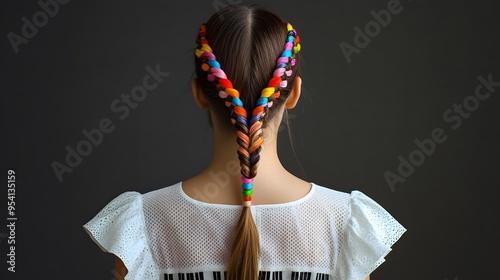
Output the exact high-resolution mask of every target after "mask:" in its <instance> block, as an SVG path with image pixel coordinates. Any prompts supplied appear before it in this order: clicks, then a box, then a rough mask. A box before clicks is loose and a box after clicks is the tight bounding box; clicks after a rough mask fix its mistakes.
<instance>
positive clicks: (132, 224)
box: [83, 182, 406, 280]
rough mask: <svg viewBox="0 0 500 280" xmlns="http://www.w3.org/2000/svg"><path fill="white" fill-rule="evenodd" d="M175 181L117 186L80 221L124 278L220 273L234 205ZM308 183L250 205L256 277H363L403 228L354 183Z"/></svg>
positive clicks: (345, 279) (215, 275)
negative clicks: (298, 193) (303, 190)
mask: <svg viewBox="0 0 500 280" xmlns="http://www.w3.org/2000/svg"><path fill="white" fill-rule="evenodd" d="M181 183H182V182H179V183H177V184H175V185H173V186H169V187H165V188H162V189H158V190H154V191H151V192H148V193H145V194H140V193H139V192H135V191H128V192H124V193H122V194H121V195H119V196H118V197H116V198H115V199H113V200H112V201H111V202H110V203H108V204H107V205H106V206H105V207H104V208H103V209H102V210H101V211H100V212H99V213H98V214H97V215H96V216H95V217H94V218H93V219H92V220H90V221H89V222H88V223H86V224H85V225H84V226H83V227H84V229H85V230H86V232H87V233H88V234H89V235H90V237H91V238H92V239H93V240H94V242H96V243H97V244H98V245H99V247H100V248H101V249H102V250H103V251H105V252H110V253H113V254H115V255H116V256H118V257H119V258H120V259H122V261H123V263H124V264H125V266H126V267H127V269H128V274H127V275H126V277H125V279H126V280H139V279H141V280H160V279H161V280H163V279H169V280H170V279H171V280H177V279H186V280H187V279H193V280H195V279H203V280H212V279H213V280H216V279H221V280H222V279H224V277H223V276H224V271H225V270H226V263H227V258H228V254H229V249H228V248H230V245H231V243H232V239H231V238H232V234H233V232H234V229H235V226H236V222H237V220H238V218H239V216H240V214H241V210H242V206H240V205H223V204H212V203H206V202H201V201H198V200H195V199H193V198H191V197H189V196H188V195H186V193H184V191H183V190H182V186H181ZM311 185H312V188H311V190H310V192H309V193H308V194H307V195H306V196H304V197H302V198H300V199H299V200H296V201H292V202H288V203H281V204H265V205H253V206H251V212H252V215H253V217H254V220H255V223H256V225H257V229H258V231H259V234H260V244H261V258H260V263H259V271H260V276H261V277H262V278H259V279H283V280H291V279H329V280H363V279H365V278H366V276H368V275H369V274H370V273H371V272H372V271H373V270H375V269H376V268H377V267H378V266H379V265H380V264H381V263H382V262H384V257H385V256H386V255H387V253H389V251H390V250H391V246H392V245H393V244H394V243H395V242H396V241H397V240H398V239H399V238H400V237H401V235H402V234H403V233H404V232H405V231H406V229H405V228H404V227H403V226H401V225H400V224H399V223H398V222H397V221H396V220H395V219H394V218H393V217H392V216H391V215H390V214H389V213H387V211H385V210H384V209H383V208H382V207H381V206H380V205H378V204H377V203H376V202H375V201H373V200H372V199H370V198H369V197H367V196H366V195H364V194H363V193H361V192H359V191H352V192H351V193H350V194H349V193H344V192H339V191H335V190H331V189H329V188H325V187H322V186H319V185H316V184H314V183H311Z"/></svg>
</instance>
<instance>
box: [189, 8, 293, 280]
mask: <svg viewBox="0 0 500 280" xmlns="http://www.w3.org/2000/svg"><path fill="white" fill-rule="evenodd" d="M220 13H222V14H223V16H221V15H220ZM238 15H239V17H238ZM214 17H215V19H214ZM223 19H227V20H223ZM272 20H274V22H275V25H274V26H276V29H277V30H278V31H277V32H282V33H283V34H285V35H286V36H285V41H284V43H282V44H281V45H282V46H283V45H284V47H283V49H282V51H281V53H280V54H278V55H279V57H278V59H277V61H276V63H275V65H274V67H273V69H272V77H271V78H270V79H269V78H268V79H269V81H268V82H267V85H266V86H265V88H264V89H262V90H261V91H260V95H259V96H258V98H255V97H254V98H252V97H251V90H248V88H251V87H252V86H253V87H255V86H254V85H252V84H250V83H248V82H247V86H246V88H243V90H244V91H245V93H246V95H247V96H246V98H245V101H246V102H243V100H242V99H243V97H242V95H241V94H240V91H238V90H237V89H236V88H235V86H234V85H233V83H232V82H231V80H230V79H229V78H228V76H227V75H226V73H225V72H224V70H222V67H221V63H219V61H217V58H216V56H215V54H214V51H213V49H212V47H211V46H210V45H209V41H208V39H207V37H208V34H207V33H208V31H207V25H209V24H210V22H213V21H218V24H219V26H223V28H220V30H221V31H222V30H225V31H226V32H228V31H227V30H228V29H229V28H230V27H232V26H233V27H234V26H235V25H234V22H237V21H240V23H241V21H242V22H243V27H244V29H246V30H245V31H246V32H247V33H246V35H247V37H246V38H245V39H247V43H249V44H251V42H248V36H250V37H252V35H254V34H255V36H257V33H259V32H260V31H261V29H259V28H256V27H255V26H252V25H259V22H260V25H263V26H265V27H266V28H269V26H270V25H269V24H267V23H269V22H268V21H272ZM222 21H225V22H222ZM224 23H225V24H224ZM213 25H214V26H217V25H216V24H213ZM240 26H241V24H240ZM271 26H272V25H271ZM214 29H217V28H214ZM238 33H239V35H238V36H240V38H242V37H241V36H244V35H245V34H244V32H242V30H233V34H238ZM217 35H218V38H217V39H220V37H223V34H217ZM214 37H215V36H214ZM277 37H278V38H275V39H273V41H277V39H279V36H277ZM217 39H216V40H217ZM226 42H228V43H229V42H230V43H231V44H232V45H235V44H238V43H239V42H237V41H231V40H228V41H226ZM261 42H262V38H261ZM264 43H267V44H270V43H273V42H264ZM196 44H197V49H196V51H195V56H196V58H195V61H196V66H197V74H198V78H202V77H200V75H201V76H203V75H204V76H206V77H205V78H206V80H205V83H203V82H202V83H201V84H202V87H203V85H204V84H205V89H206V92H207V94H208V95H209V96H210V97H213V99H214V100H212V103H220V102H217V101H221V100H222V101H223V104H224V105H225V107H226V108H228V109H229V119H230V121H231V125H232V126H233V127H234V128H235V130H236V136H237V138H236V141H237V143H238V150H237V153H238V158H239V161H240V167H241V181H242V184H241V187H242V196H243V211H242V214H241V216H240V219H239V221H238V225H237V228H236V234H235V237H234V243H233V246H232V248H231V252H230V255H229V263H228V272H227V277H228V278H227V279H230V280H240V279H241V280H256V279H257V278H258V258H259V256H260V244H259V235H258V231H257V228H256V226H255V222H254V220H253V217H252V214H251V212H250V206H251V202H252V193H253V179H254V178H255V176H256V175H257V168H258V165H259V160H260V151H261V149H262V144H263V142H264V139H263V128H264V127H265V123H266V120H267V119H268V118H269V114H270V111H271V108H272V107H273V106H278V105H279V103H282V102H283V100H284V99H285V98H286V96H284V95H282V92H286V93H288V92H289V89H288V88H287V86H288V82H289V79H291V78H292V77H293V76H295V75H294V74H295V73H294V69H295V68H296V64H297V57H296V54H297V53H298V52H299V51H300V38H299V36H298V35H297V32H296V31H295V29H294V28H293V27H292V25H291V24H290V23H285V22H283V21H282V20H281V19H279V17H277V16H276V15H274V14H272V13H271V12H269V11H266V10H263V9H260V8H255V7H254V6H243V5H242V6H230V7H228V8H226V9H223V10H221V11H220V12H219V15H217V14H216V15H214V16H213V17H212V18H211V20H209V22H208V23H207V24H203V25H201V27H200V30H199V32H198V34H197V40H196ZM252 47H254V48H250V51H249V48H247V49H246V50H247V52H248V54H249V56H251V55H252V54H255V53H258V52H261V50H257V49H255V47H257V46H256V45H252ZM252 52H253V53H252ZM274 59H276V57H275V58H274ZM250 61H251V62H253V64H254V65H253V66H254V67H251V68H257V69H258V68H259V66H260V68H261V69H262V68H263V67H262V66H261V65H257V63H256V61H257V62H258V59H257V60H255V59H250ZM233 69H234V68H233ZM247 69H248V68H247ZM233 72H234V71H233ZM240 76H241V75H240ZM250 76H251V75H250ZM240 80H241V79H240ZM241 84H244V82H241ZM243 86H244V85H243ZM204 92H205V90H204ZM285 95H286V94H285ZM280 97H281V98H280ZM215 99H218V100H215ZM252 101H253V104H248V103H251V102H252ZM244 103H247V104H244ZM275 103H277V105H275Z"/></svg>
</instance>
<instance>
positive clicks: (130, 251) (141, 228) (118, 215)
mask: <svg viewBox="0 0 500 280" xmlns="http://www.w3.org/2000/svg"><path fill="white" fill-rule="evenodd" d="M83 228H84V229H85V231H86V232H87V233H88V234H89V235H90V237H91V239H92V240H93V241H94V242H95V243H97V245H98V246H99V247H100V248H101V249H102V250H103V251H104V252H109V253H112V254H114V255H116V256H117V257H119V258H120V259H121V260H122V261H123V263H124V264H125V266H126V267H127V270H128V273H127V275H126V276H125V280H139V279H141V280H144V279H146V280H149V279H151V280H152V279H155V280H156V279H158V274H157V273H158V272H157V268H156V264H155V262H154V261H153V258H152V254H151V251H150V249H149V245H148V241H147V236H146V231H145V222H144V212H143V208H142V195H141V194H140V193H138V192H134V191H128V192H124V193H122V194H120V195H119V196H117V197H116V198H114V199H113V200H112V201H111V202H109V203H108V204H107V205H106V206H105V207H104V208H103V209H102V210H101V211H100V212H99V213H98V214H97V215H96V216H95V217H94V218H92V220H90V221H89V222H87V223H86V224H85V225H83Z"/></svg>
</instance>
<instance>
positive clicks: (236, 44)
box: [195, 5, 298, 280]
mask: <svg viewBox="0 0 500 280" xmlns="http://www.w3.org/2000/svg"><path fill="white" fill-rule="evenodd" d="M205 26H206V39H207V41H208V42H209V44H210V46H211V48H212V50H213V53H214V54H215V56H216V57H217V61H218V62H219V63H220V65H221V69H223V70H224V72H225V73H226V75H227V77H228V78H229V79H230V80H231V81H232V84H233V85H234V88H235V89H237V90H238V91H239V92H240V99H241V101H242V102H243V104H244V105H243V106H244V108H245V110H246V111H247V112H249V113H250V114H251V112H252V110H253V109H254V107H255V103H256V100H257V99H258V98H259V97H260V95H261V91H262V89H264V88H265V87H266V86H267V84H268V82H269V80H270V79H271V78H272V75H273V71H274V70H275V67H276V61H277V59H278V58H279V57H280V54H281V52H283V48H284V45H285V42H286V39H287V34H288V32H287V25H286V23H285V22H284V21H283V19H281V18H280V17H279V16H277V15H276V14H274V13H272V12H270V11H268V10H265V9H263V8H259V7H256V6H253V5H252V6H249V5H234V6H228V7H226V8H224V9H222V10H220V11H219V12H217V13H215V14H214V15H213V16H212V17H211V18H210V19H209V20H208V22H207V23H206V24H205ZM296 61H297V63H296V64H295V66H293V67H292V66H291V65H288V66H287V69H293V74H292V75H291V76H288V77H286V81H287V82H288V84H289V85H292V84H293V80H294V78H295V76H296V74H297V69H298V56H296ZM195 65H196V75H197V77H198V83H199V84H200V86H201V88H202V90H203V93H204V94H205V95H206V96H207V97H208V98H207V99H208V103H209V106H210V109H211V110H212V111H213V112H215V116H216V120H215V121H217V122H218V123H220V124H221V126H222V127H223V128H224V129H225V131H226V132H227V133H235V130H237V131H240V132H243V133H245V134H248V128H246V127H242V126H241V125H238V123H236V125H233V124H232V123H231V121H230V118H231V116H232V115H233V111H232V109H231V108H228V107H227V106H226V105H225V104H224V100H222V99H221V98H220V97H219V96H218V89H217V85H216V84H215V83H214V82H211V81H209V80H208V79H207V72H205V71H203V70H202V68H201V61H200V59H198V58H197V57H196V56H195ZM289 93H290V89H289V88H280V96H279V97H278V98H276V99H274V101H273V104H274V105H273V106H272V107H271V108H268V109H267V111H266V114H265V116H264V120H267V119H270V118H273V117H274V115H275V114H276V112H277V111H278V108H280V107H281V106H282V105H283V104H284V101H285V100H286V98H287V97H288V95H289ZM265 126H266V122H265V121H264V122H263V127H265ZM238 144H239V145H240V147H241V146H242V145H244V143H241V142H240V141H238ZM243 148H246V149H248V147H243ZM260 150H261V147H259V148H258V149H256V150H255V151H253V152H252V153H250V156H243V155H242V154H239V159H240V165H241V174H242V175H243V176H244V177H246V178H254V177H255V176H256V174H257V167H258V161H259V153H260ZM259 239H260V238H259V233H258V231H257V227H256V225H255V222H254V220H253V217H252V214H251V212H250V207H243V210H242V213H241V216H240V219H239V220H238V224H237V226H236V233H235V235H234V242H233V245H232V247H231V251H230V254H229V261H228V268H227V278H226V279H229V280H257V279H258V263H259V257H260V242H259Z"/></svg>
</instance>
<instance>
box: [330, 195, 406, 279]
mask: <svg viewBox="0 0 500 280" xmlns="http://www.w3.org/2000/svg"><path fill="white" fill-rule="evenodd" d="M349 203H350V217H349V219H348V220H347V223H346V226H345V230H344V236H343V238H342V240H341V249H340V255H339V265H338V266H337V269H336V274H337V275H336V276H337V277H336V278H337V279H342V280H363V279H365V278H366V277H367V276H368V275H369V274H370V273H372V272H373V271H374V270H375V269H376V268H377V267H378V266H379V265H380V264H382V263H383V262H384V261H385V259H384V257H385V256H386V255H387V254H388V253H389V252H390V251H391V246H392V245H393V244H394V243H395V242H396V241H397V240H398V239H399V238H400V237H401V235H402V234H403V233H404V232H405V231H406V229H405V228H404V227H403V226H402V225H401V224H400V223H399V222H398V221H396V220H395V219H394V218H393V217H392V216H391V215H390V214H389V213H388V212H387V211H386V210H385V209H384V208H382V206H380V205H379V204H377V203H376V202H375V201H374V200H372V199H371V198H369V197H368V196H366V195H365V194H363V193H362V192H359V191H353V192H351V196H350V200H349Z"/></svg>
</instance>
